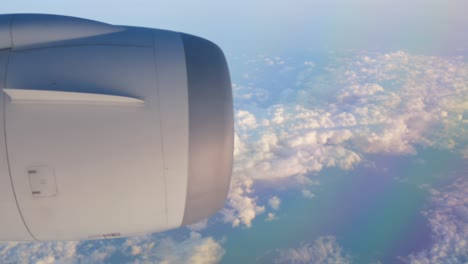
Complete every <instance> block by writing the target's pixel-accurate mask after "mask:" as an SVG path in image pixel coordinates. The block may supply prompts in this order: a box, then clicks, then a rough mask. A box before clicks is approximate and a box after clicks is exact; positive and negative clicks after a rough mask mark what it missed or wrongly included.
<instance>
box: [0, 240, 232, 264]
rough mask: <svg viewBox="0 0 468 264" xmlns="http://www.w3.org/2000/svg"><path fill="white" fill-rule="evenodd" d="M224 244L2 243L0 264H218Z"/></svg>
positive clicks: (169, 242) (166, 241)
mask: <svg viewBox="0 0 468 264" xmlns="http://www.w3.org/2000/svg"><path fill="white" fill-rule="evenodd" d="M222 243H223V240H219V241H217V240H215V239H214V238H213V237H202V236H201V235H200V234H199V233H197V232H190V234H189V235H188V237H186V238H185V239H182V240H174V239H173V238H170V237H166V236H155V235H145V236H137V237H132V238H126V239H113V240H92V241H80V242H79V241H69V242H37V243H3V244H0V253H1V254H0V262H1V263H42V264H45V263H65V264H67V263H70V264H74V263H104V262H111V261H112V262H115V261H116V259H119V260H120V261H121V262H131V263H148V262H150V263H155V262H158V263H217V262H219V261H220V260H221V258H222V256H223V255H224V253H225V251H224V249H223V247H222Z"/></svg>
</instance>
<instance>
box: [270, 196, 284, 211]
mask: <svg viewBox="0 0 468 264" xmlns="http://www.w3.org/2000/svg"><path fill="white" fill-rule="evenodd" d="M268 204H269V205H270V207H271V209H273V210H275V211H278V210H279V207H280V204H281V199H280V198H279V197H278V196H273V197H271V198H270V199H269V200H268Z"/></svg>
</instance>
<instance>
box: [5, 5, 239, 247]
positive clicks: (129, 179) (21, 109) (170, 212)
mask: <svg viewBox="0 0 468 264" xmlns="http://www.w3.org/2000/svg"><path fill="white" fill-rule="evenodd" d="M0 89H1V90H2V92H1V93H0V211H1V214H0V223H1V224H0V240H2V241H31V240H39V241H43V240H81V239H95V238H112V237H121V236H129V235H134V234H141V233H148V232H158V231H164V230H167V229H171V228H177V227H180V226H183V225H186V224H190V223H194V222H196V221H198V220H201V219H204V218H207V217H209V216H210V215H212V214H213V213H215V212H216V211H218V210H219V209H220V208H222V207H223V205H224V201H225V198H226V195H227V192H228V189H229V182H230V177H231V169H232V155H233V105H232V91H231V83H230V78H229V71H228V67H227V63H226V60H225V58H224V55H223V52H222V51H221V50H220V49H219V48H218V47H217V46H216V45H215V44H213V43H211V42H209V41H207V40H205V39H202V38H199V37H195V36H191V35H187V34H183V33H178V32H171V31H164V30H156V29H148V28H137V27H126V26H113V25H108V24H104V23H100V22H95V21H90V20H85V19H79V18H72V17H64V16H53V15H23V14H19V15H18V14H15V15H2V16H0Z"/></svg>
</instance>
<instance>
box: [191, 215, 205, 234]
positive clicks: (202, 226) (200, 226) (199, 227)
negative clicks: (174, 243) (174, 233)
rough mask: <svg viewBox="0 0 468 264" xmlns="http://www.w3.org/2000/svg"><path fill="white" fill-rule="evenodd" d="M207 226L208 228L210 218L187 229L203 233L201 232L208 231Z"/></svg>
mask: <svg viewBox="0 0 468 264" xmlns="http://www.w3.org/2000/svg"><path fill="white" fill-rule="evenodd" d="M207 226H208V218H207V219H204V220H201V221H199V222H196V223H194V224H191V225H188V226H187V228H188V229H190V230H192V231H201V230H204V229H206V227H207Z"/></svg>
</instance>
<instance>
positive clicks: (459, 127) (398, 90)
mask: <svg viewBox="0 0 468 264" xmlns="http://www.w3.org/2000/svg"><path fill="white" fill-rule="evenodd" d="M264 59H265V57H260V59H259V60H258V62H257V64H260V65H261V64H262V61H263V60H264ZM270 60H271V61H274V59H270ZM251 63H252V65H257V64H255V62H251ZM257 66H258V65H257ZM304 66H306V67H297V70H295V71H291V72H288V75H291V74H294V73H296V74H297V75H296V80H295V83H294V84H293V86H294V87H296V88H295V89H290V88H289V87H290V85H291V84H290V83H287V82H284V83H282V84H283V86H282V85H278V84H277V82H278V80H279V78H277V79H275V80H276V82H272V83H273V84H275V85H273V86H272V87H270V88H269V89H265V88H264V87H263V88H262V86H259V87H256V85H257V83H256V82H255V81H252V80H249V83H248V84H246V85H240V86H236V88H235V91H234V97H235V103H236V105H237V106H238V108H239V109H240V110H239V111H238V112H237V119H238V121H237V129H236V140H235V142H236V143H235V164H234V170H233V171H234V174H233V181H232V184H231V192H230V194H229V196H228V207H227V208H226V210H225V211H224V215H225V216H226V217H224V219H225V221H229V220H228V219H230V220H231V221H232V222H231V223H232V225H233V226H251V223H252V221H253V220H254V219H255V217H256V216H257V215H258V213H257V210H256V208H257V207H262V206H264V205H263V204H257V201H258V199H257V197H256V194H255V188H254V186H255V184H261V182H262V181H270V182H273V181H285V180H289V181H291V182H294V183H295V184H296V185H299V186H300V188H298V190H299V191H300V192H301V193H302V194H303V195H304V196H305V197H311V196H312V195H311V192H310V193H309V192H308V191H307V190H308V189H309V188H305V187H308V186H309V185H308V184H309V183H307V181H302V182H300V181H297V177H299V176H301V175H302V176H303V177H305V176H304V175H307V177H306V179H310V177H313V178H314V179H313V181H315V182H317V181H319V179H318V178H316V176H313V175H314V174H316V173H318V172H320V171H322V170H323V169H324V168H331V167H336V168H339V169H342V170H352V169H354V168H355V167H356V166H358V165H359V164H360V163H362V162H363V161H365V159H366V155H372V154H391V155H415V154H417V149H418V147H420V146H425V147H434V148H439V149H450V150H451V151H456V152H459V153H460V154H461V155H463V156H467V154H466V153H467V150H466V145H467V144H468V142H467V139H466V122H465V121H466V120H464V115H466V114H465V113H466V111H467V110H468V104H467V103H466V102H468V88H467V87H468V86H467V85H466V84H467V83H468V74H466V73H467V72H468V65H467V64H466V63H465V62H464V61H463V59H462V58H459V57H435V56H423V55H411V54H408V53H406V52H403V51H397V52H390V53H378V52H374V53H366V52H364V53H363V54H357V55H353V56H338V57H336V58H331V62H330V63H329V66H325V67H324V66H320V67H319V66H317V65H315V66H314V67H309V66H310V65H309V63H305V64H304ZM265 68H268V67H264V66H263V67H254V69H255V73H256V74H251V76H254V75H257V76H258V75H259V71H260V70H261V69H265ZM318 68H320V70H321V71H323V72H322V73H321V74H320V75H317V73H316V71H317V70H318ZM265 71H266V72H267V73H268V75H267V76H266V77H265V78H273V77H276V76H273V77H272V76H271V74H272V73H271V72H270V71H268V70H265ZM262 84H263V83H262ZM260 91H261V92H260ZM285 91H288V93H287V96H286V97H285V94H284V92H285ZM246 94H252V95H253V96H252V97H249V98H245V97H243V95H246ZM254 94H258V95H261V98H262V99H261V100H260V99H259V98H260V97H259V96H256V95H254ZM285 98H286V99H285Z"/></svg>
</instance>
